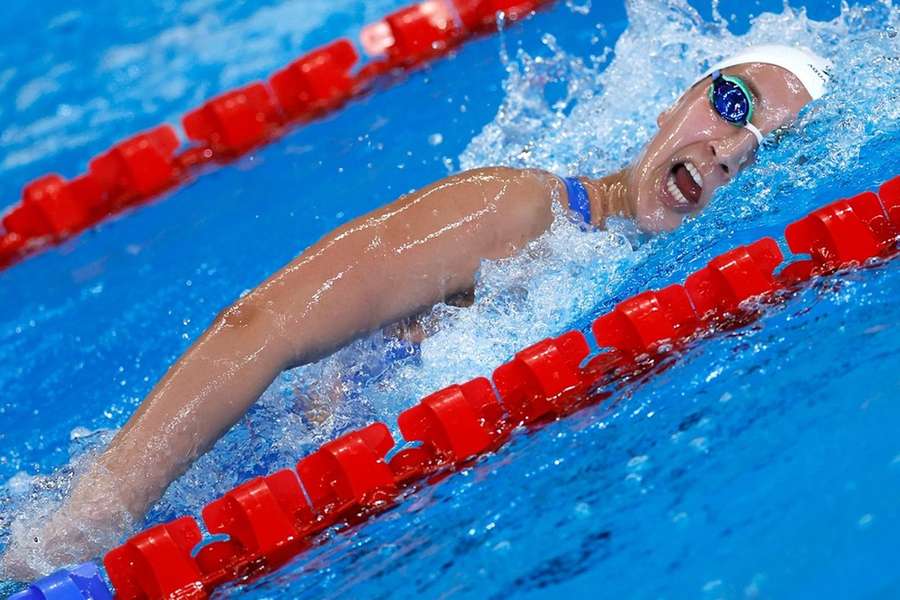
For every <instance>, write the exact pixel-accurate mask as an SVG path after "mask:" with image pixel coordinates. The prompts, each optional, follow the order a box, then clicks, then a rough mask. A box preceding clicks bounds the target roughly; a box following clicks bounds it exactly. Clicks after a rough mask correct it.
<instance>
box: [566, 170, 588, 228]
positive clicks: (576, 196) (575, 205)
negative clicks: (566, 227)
mask: <svg viewBox="0 0 900 600" xmlns="http://www.w3.org/2000/svg"><path fill="white" fill-rule="evenodd" d="M562 180H563V183H564V184H566V192H567V193H568V195H569V210H571V211H572V212H574V213H577V214H578V215H579V216H580V217H581V218H582V219H584V222H585V224H587V225H588V226H590V224H591V201H590V197H589V196H588V193H587V189H585V187H584V184H583V183H581V180H580V179H579V178H577V177H563V178H562Z"/></svg>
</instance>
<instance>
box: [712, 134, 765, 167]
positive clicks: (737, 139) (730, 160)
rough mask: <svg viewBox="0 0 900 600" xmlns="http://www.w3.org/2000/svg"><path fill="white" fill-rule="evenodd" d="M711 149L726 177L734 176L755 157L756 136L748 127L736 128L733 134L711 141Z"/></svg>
mask: <svg viewBox="0 0 900 600" xmlns="http://www.w3.org/2000/svg"><path fill="white" fill-rule="evenodd" d="M709 151H710V153H712V155H713V158H714V159H715V160H716V162H717V163H718V164H719V168H720V169H722V172H723V173H725V176H726V177H734V176H735V175H737V172H738V171H740V170H741V168H742V167H743V166H744V165H746V164H747V163H749V162H750V161H751V160H752V159H753V155H754V153H755V152H756V138H755V137H754V136H753V134H752V133H750V132H749V131H748V130H746V129H735V131H734V133H733V134H732V135H729V136H727V137H721V138H718V139H715V140H713V141H711V142H710V143H709Z"/></svg>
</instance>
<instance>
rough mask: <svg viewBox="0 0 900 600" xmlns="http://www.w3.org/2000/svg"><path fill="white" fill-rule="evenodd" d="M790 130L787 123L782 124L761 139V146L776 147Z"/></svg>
mask: <svg viewBox="0 0 900 600" xmlns="http://www.w3.org/2000/svg"><path fill="white" fill-rule="evenodd" d="M791 131H793V129H792V128H791V127H790V126H789V125H782V126H781V127H779V128H777V129H775V130H774V131H772V133H770V134H769V135H767V136H766V139H765V140H763V146H765V147H766V148H776V147H778V145H779V144H780V143H781V140H783V139H784V137H785V136H786V135H788V134H789V133H791Z"/></svg>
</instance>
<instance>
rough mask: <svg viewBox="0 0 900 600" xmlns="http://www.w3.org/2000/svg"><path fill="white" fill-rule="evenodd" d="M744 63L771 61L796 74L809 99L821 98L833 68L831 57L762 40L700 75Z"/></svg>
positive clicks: (705, 75)
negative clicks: (760, 43) (761, 42)
mask: <svg viewBox="0 0 900 600" xmlns="http://www.w3.org/2000/svg"><path fill="white" fill-rule="evenodd" d="M747 63H763V64H767V65H775V66H776V67H781V68H782V69H786V70H788V71H790V72H791V73H793V74H794V75H796V76H797V79H799V80H800V83H802V84H803V87H805V88H806V91H807V92H809V95H810V96H812V99H813V100H816V99H817V98H821V97H822V95H823V94H824V93H825V86H826V85H827V84H828V80H829V79H831V71H832V68H833V65H832V63H831V61H829V60H828V59H827V58H823V57H821V56H819V55H818V54H816V53H815V52H812V51H811V50H807V49H806V48H795V47H793V46H782V45H778V44H766V45H761V46H751V47H749V48H747V49H746V50H744V51H743V52H740V53H738V54H735V55H734V56H732V57H730V58H726V59H724V60H722V61H721V62H718V63H716V64H715V65H713V67H712V68H711V69H710V70H709V71H707V72H706V73H704V74H703V77H701V78H700V79H703V78H704V77H708V76H709V75H710V74H711V73H712V72H713V71H717V70H721V69H726V68H728V67H734V66H737V65H745V64H747ZM698 81H699V80H698Z"/></svg>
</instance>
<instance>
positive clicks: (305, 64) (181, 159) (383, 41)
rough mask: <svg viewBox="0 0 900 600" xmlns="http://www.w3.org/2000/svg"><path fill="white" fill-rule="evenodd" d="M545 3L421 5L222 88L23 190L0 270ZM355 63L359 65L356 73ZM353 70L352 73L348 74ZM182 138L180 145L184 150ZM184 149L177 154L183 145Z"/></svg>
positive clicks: (5, 221) (8, 216)
mask: <svg viewBox="0 0 900 600" xmlns="http://www.w3.org/2000/svg"><path fill="white" fill-rule="evenodd" d="M551 2H552V0H424V1H422V2H419V3H417V4H413V5H410V6H407V7H405V8H402V9H400V10H398V11H396V12H394V13H391V14H389V15H388V16H386V17H385V18H383V19H382V20H380V21H378V22H376V23H371V24H369V25H366V26H364V27H363V28H362V31H361V33H360V35H359V39H358V43H359V46H360V47H361V48H362V50H363V52H364V53H365V55H366V57H367V59H368V60H367V62H365V64H363V65H362V66H359V65H360V60H361V58H360V55H359V53H358V52H357V50H356V46H355V45H354V43H353V42H351V41H350V40H349V39H346V38H342V39H339V40H337V41H335V42H332V43H330V44H327V45H325V46H322V47H321V48H318V49H316V50H313V51H312V52H309V53H307V54H305V55H303V56H301V57H300V58H298V59H296V60H295V61H293V62H292V63H290V64H289V65H287V66H285V67H284V68H282V69H279V70H278V71H276V72H275V73H273V74H272V76H271V77H269V79H268V80H267V81H256V82H253V83H250V84H247V85H245V86H242V87H240V88H237V89H234V90H230V91H226V92H224V93H222V94H220V95H218V96H216V97H215V98H212V99H210V100H208V101H207V102H206V103H204V104H203V105H202V106H200V107H198V108H195V109H192V110H190V111H188V112H187V113H186V114H185V115H184V117H183V118H182V119H181V131H176V129H175V128H174V127H172V126H170V125H160V126H158V127H154V128H152V129H150V130H147V131H144V132H141V133H138V134H137V135H134V136H132V137H130V138H128V139H126V140H123V141H121V142H118V143H116V144H114V145H113V146H112V147H111V148H110V149H109V150H107V151H105V152H103V153H101V154H100V155H98V156H96V157H94V158H92V159H91V160H90V161H89V163H88V169H87V172H85V173H82V174H80V175H78V176H76V177H74V178H72V179H70V180H69V179H65V178H64V177H63V176H61V175H59V174H57V173H51V174H48V175H45V176H43V177H39V178H38V179H35V180H34V181H31V182H30V183H28V184H26V185H25V186H24V188H23V190H22V197H21V200H20V201H19V202H18V203H17V204H14V205H13V206H11V207H10V208H9V209H8V210H7V211H6V213H5V214H4V215H3V217H2V218H0V223H2V225H3V231H0V269H4V268H6V267H9V266H10V265H12V264H14V263H16V262H18V261H20V260H22V259H23V258H25V257H27V256H31V255H33V254H36V253H38V252H39V251H41V250H43V249H46V248H48V247H50V246H52V245H55V244H59V243H61V242H63V241H65V240H67V239H70V238H71V237H73V236H75V235H77V234H78V233H80V232H81V231H84V230H85V229H88V228H90V227H92V226H94V225H96V224H98V223H101V222H102V221H105V220H107V219H109V218H110V217H112V216H113V215H116V214H118V213H121V212H122V211H124V210H127V209H131V208H135V207H138V206H140V205H141V204H144V203H147V202H148V201H150V200H152V199H154V198H156V197H158V196H159V195H160V194H162V193H165V192H167V191H170V190H172V189H174V188H175V187H177V186H179V185H181V184H183V183H185V182H186V181H188V180H191V179H193V178H196V177H198V176H200V175H202V174H203V173H206V172H208V171H209V166H210V164H212V163H224V162H228V161H233V160H234V159H236V158H238V157H240V156H242V155H244V154H246V153H248V152H250V151H252V150H254V149H257V148H259V147H260V146H262V145H264V144H267V143H270V142H272V141H273V140H275V139H277V138H279V137H281V136H282V135H284V134H285V133H287V132H288V131H290V130H292V129H294V128H296V127H298V126H302V125H304V124H306V123H309V122H310V121H313V120H315V119H318V118H321V117H322V116H324V115H326V114H330V113H333V112H335V111H337V110H338V109H340V108H341V107H342V106H343V105H345V104H346V103H347V102H349V101H351V100H353V99H355V98H359V97H360V96H362V95H365V94H367V93H369V92H370V91H371V90H372V89H373V87H374V84H375V82H376V81H377V80H379V79H381V78H383V77H384V76H387V75H390V74H391V73H396V72H405V71H411V70H413V69H416V68H418V67H420V66H422V65H423V64H425V63H427V62H429V61H432V60H435V59H437V58H439V57H441V56H445V55H447V54H449V53H450V51H452V50H453V49H454V48H455V47H457V46H459V45H460V44H462V43H463V42H465V41H466V40H468V39H471V38H473V37H475V36H479V35H483V34H487V33H490V32H492V31H496V30H497V26H498V19H499V18H500V15H501V13H502V15H503V18H504V21H509V22H512V21H517V20H521V19H523V18H525V17H527V16H528V15H530V14H531V13H532V12H534V11H535V10H537V9H539V8H541V7H543V6H545V5H548V4H550V3H551ZM357 67H359V68H357ZM354 69H356V70H354ZM182 140H186V143H185V144H183V143H182ZM182 148H183V149H182Z"/></svg>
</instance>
